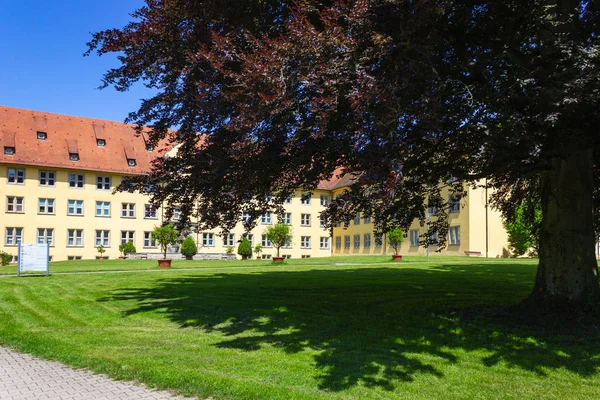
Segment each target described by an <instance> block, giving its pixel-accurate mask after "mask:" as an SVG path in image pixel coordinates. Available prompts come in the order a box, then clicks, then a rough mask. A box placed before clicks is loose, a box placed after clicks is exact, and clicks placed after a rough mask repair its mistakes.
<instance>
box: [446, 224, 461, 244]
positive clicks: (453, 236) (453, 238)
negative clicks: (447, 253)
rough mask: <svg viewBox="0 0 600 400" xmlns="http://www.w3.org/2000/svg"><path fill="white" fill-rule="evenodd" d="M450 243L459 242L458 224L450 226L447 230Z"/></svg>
mask: <svg viewBox="0 0 600 400" xmlns="http://www.w3.org/2000/svg"><path fill="white" fill-rule="evenodd" d="M448 233H449V235H450V244H451V245H452V244H460V226H451V227H450V229H449V231H448Z"/></svg>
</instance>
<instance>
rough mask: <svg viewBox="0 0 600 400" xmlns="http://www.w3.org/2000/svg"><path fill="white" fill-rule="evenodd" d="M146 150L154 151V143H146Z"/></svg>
mask: <svg viewBox="0 0 600 400" xmlns="http://www.w3.org/2000/svg"><path fill="white" fill-rule="evenodd" d="M146 151H154V145H153V144H152V143H146Z"/></svg>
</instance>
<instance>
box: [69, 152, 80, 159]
mask: <svg viewBox="0 0 600 400" xmlns="http://www.w3.org/2000/svg"><path fill="white" fill-rule="evenodd" d="M69 160H71V161H79V153H69Z"/></svg>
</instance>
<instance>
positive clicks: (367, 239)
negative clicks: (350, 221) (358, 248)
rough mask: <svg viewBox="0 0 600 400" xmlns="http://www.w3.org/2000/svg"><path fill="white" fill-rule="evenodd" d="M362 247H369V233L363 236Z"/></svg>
mask: <svg viewBox="0 0 600 400" xmlns="http://www.w3.org/2000/svg"><path fill="white" fill-rule="evenodd" d="M363 247H364V248H365V249H369V248H371V234H370V233H365V234H364V236H363Z"/></svg>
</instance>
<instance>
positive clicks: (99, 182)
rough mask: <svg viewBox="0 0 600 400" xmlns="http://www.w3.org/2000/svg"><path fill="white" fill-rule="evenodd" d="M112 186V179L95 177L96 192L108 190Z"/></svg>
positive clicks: (101, 176)
mask: <svg viewBox="0 0 600 400" xmlns="http://www.w3.org/2000/svg"><path fill="white" fill-rule="evenodd" d="M111 186H112V178H111V177H110V176H103V175H97V176H96V190H110V188H111Z"/></svg>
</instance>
